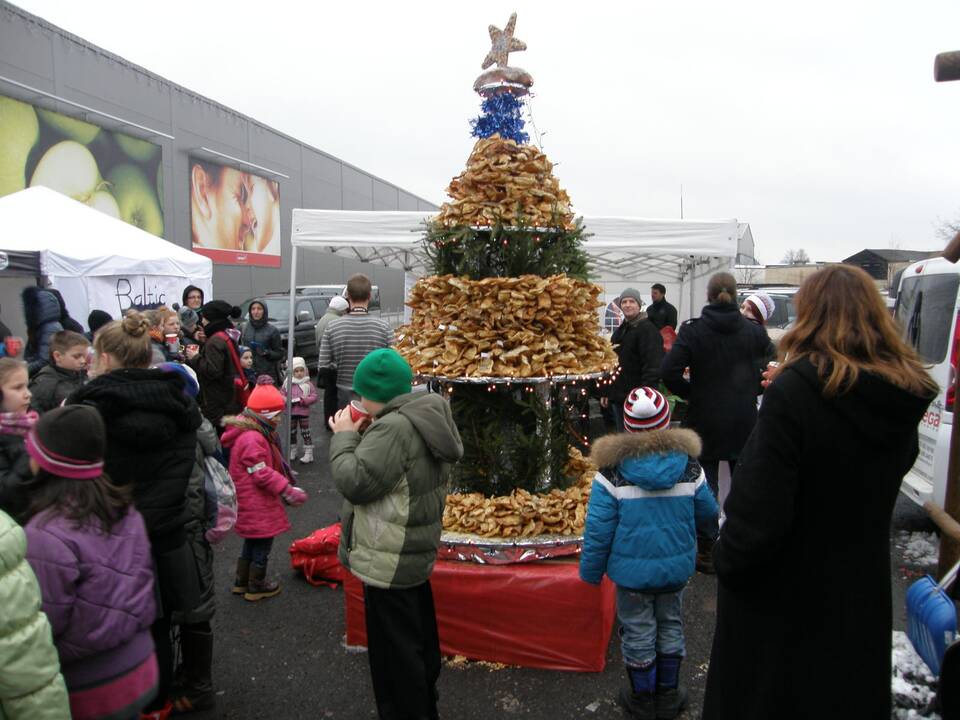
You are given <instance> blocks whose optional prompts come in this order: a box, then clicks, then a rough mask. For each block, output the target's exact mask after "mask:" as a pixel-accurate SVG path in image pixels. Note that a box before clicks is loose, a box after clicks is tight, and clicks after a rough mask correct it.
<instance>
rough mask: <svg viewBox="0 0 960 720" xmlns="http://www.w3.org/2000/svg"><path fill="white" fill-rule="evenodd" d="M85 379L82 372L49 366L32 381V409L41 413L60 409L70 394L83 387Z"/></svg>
mask: <svg viewBox="0 0 960 720" xmlns="http://www.w3.org/2000/svg"><path fill="white" fill-rule="evenodd" d="M84 379H85V374H84V373H83V372H82V371H79V370H65V369H63V368H61V367H57V366H56V365H53V364H50V365H47V366H46V367H44V368H42V369H41V370H40V372H38V373H37V374H36V375H34V376H33V379H32V380H30V392H31V394H32V395H33V397H32V398H31V399H30V407H32V408H33V409H34V410H36V411H37V412H39V413H45V412H47V411H48V410H53V409H54V408H57V407H60V404H61V403H62V402H63V401H64V400H66V398H67V397H68V396H69V395H70V393H72V392H73V391H74V390H77V389H79V388H81V387H83V381H84Z"/></svg>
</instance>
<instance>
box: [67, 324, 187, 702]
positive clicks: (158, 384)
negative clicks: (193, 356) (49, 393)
mask: <svg viewBox="0 0 960 720" xmlns="http://www.w3.org/2000/svg"><path fill="white" fill-rule="evenodd" d="M149 330H150V323H149V321H148V320H147V319H146V318H145V317H144V316H143V315H141V314H140V313H138V312H135V311H134V312H130V313H128V314H127V315H126V317H124V318H123V320H117V321H114V322H111V323H110V324H108V325H106V326H104V327H103V328H102V329H101V330H100V331H99V332H98V333H97V336H96V340H95V341H94V346H93V347H94V351H95V353H96V356H95V366H96V371H97V376H96V377H95V378H94V379H93V380H92V381H91V382H90V383H89V384H87V385H85V386H84V387H83V388H81V389H80V390H78V391H77V392H75V393H74V394H73V395H71V396H70V397H69V398H68V399H67V403H68V404H83V405H92V406H93V407H95V408H97V409H98V410H99V411H100V415H101V416H102V417H103V421H104V424H105V426H106V433H107V452H106V456H105V459H104V460H105V464H104V470H105V472H106V473H107V474H108V475H109V476H110V478H111V479H112V480H113V482H114V483H116V484H117V485H120V486H127V487H129V488H130V489H131V490H132V493H133V503H134V506H135V507H136V509H137V510H138V511H139V512H140V514H141V515H142V516H143V519H144V522H145V524H146V528H147V534H148V535H149V538H150V545H151V551H152V554H153V560H154V564H155V567H156V573H157V577H156V583H157V588H158V591H159V592H158V595H159V600H160V608H159V611H158V613H157V614H158V616H159V617H158V619H157V620H156V621H155V622H154V623H153V625H152V626H151V632H152V634H153V639H154V642H155V643H156V647H157V663H158V665H159V671H160V677H159V695H158V697H157V700H156V701H155V704H154V708H155V711H158V712H162V710H163V709H164V708H165V706H167V704H168V699H169V696H170V693H171V680H172V675H173V647H172V643H171V638H170V617H171V615H172V614H173V613H174V612H179V611H187V610H190V609H192V608H194V607H196V606H197V605H198V604H199V603H200V602H201V597H200V583H199V580H198V574H197V567H196V561H195V558H194V556H193V553H192V552H191V551H190V547H189V545H188V542H187V534H186V530H185V525H186V523H187V520H188V519H189V513H188V510H187V504H186V503H187V500H186V495H187V485H188V483H189V480H190V474H191V472H192V471H193V466H194V463H195V462H196V457H195V454H196V444H197V428H198V427H200V422H201V416H200V411H199V409H198V408H197V405H196V403H195V402H194V401H193V399H191V398H190V397H189V396H187V395H186V394H185V393H184V384H183V379H182V378H181V377H180V376H179V375H178V374H176V373H168V372H164V371H163V370H160V369H151V368H150V361H151V347H150V334H149ZM157 717H161V715H158V716H157Z"/></svg>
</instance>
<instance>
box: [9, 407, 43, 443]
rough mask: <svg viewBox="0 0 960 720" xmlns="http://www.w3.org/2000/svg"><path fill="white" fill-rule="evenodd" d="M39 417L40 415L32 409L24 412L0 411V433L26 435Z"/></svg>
mask: <svg viewBox="0 0 960 720" xmlns="http://www.w3.org/2000/svg"><path fill="white" fill-rule="evenodd" d="M39 418H40V416H39V415H38V414H37V413H36V412H35V411H33V410H28V411H27V412H25V413H21V412H8V413H0V435H16V436H18V437H26V436H27V435H28V434H29V433H30V429H31V428H32V427H33V426H34V425H36V424H37V420H38V419H39Z"/></svg>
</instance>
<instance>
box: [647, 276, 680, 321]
mask: <svg viewBox="0 0 960 720" xmlns="http://www.w3.org/2000/svg"><path fill="white" fill-rule="evenodd" d="M650 297H651V298H653V302H652V303H650V307H648V308H647V319H648V320H650V322H652V323H653V325H654V327H656V328H657V330H663V329H664V328H665V327H671V328H673V329H674V330H676V329H677V309H676V308H675V307H674V306H673V305H671V304H670V303H668V302H667V289H666V288H665V287H664V286H663V285H661V284H660V283H656V284H655V285H653V287H651V288H650Z"/></svg>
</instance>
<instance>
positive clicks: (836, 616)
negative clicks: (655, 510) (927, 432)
mask: <svg viewBox="0 0 960 720" xmlns="http://www.w3.org/2000/svg"><path fill="white" fill-rule="evenodd" d="M821 388H822V384H821V382H820V380H819V379H818V377H817V372H816V370H815V368H814V367H813V365H811V364H810V363H809V362H808V361H806V360H800V361H798V362H797V363H795V364H793V365H790V366H788V367H786V368H784V370H783V372H782V373H781V374H780V375H779V376H778V377H777V379H776V380H775V381H774V383H773V384H772V385H771V386H770V387H769V388H767V391H766V394H765V395H764V399H763V404H762V406H761V408H760V417H759V420H758V421H757V425H756V428H755V429H754V431H753V433H752V434H751V435H750V439H749V440H748V441H747V444H746V446H745V447H744V448H743V453H742V454H741V456H740V459H739V461H738V462H737V467H736V471H735V473H734V475H733V480H732V489H731V492H730V495H729V496H728V498H727V501H726V504H725V506H724V510H725V512H726V523H725V524H724V526H723V529H722V531H721V533H720V539H719V540H718V542H717V544H716V546H715V549H714V563H715V565H716V569H717V577H718V579H719V591H718V593H719V594H718V603H717V624H716V633H715V635H714V640H713V652H712V654H711V657H710V670H709V673H708V675H707V689H706V698H705V701H704V712H703V717H704V719H705V720H717V719H719V718H723V719H726V718H730V719H731V720H734V719H735V720H751V719H753V718H756V719H757V720H760V719H762V720H767V719H768V718H817V719H818V720H821V719H829V718H837V719H838V720H839V719H840V718H889V717H890V642H891V638H890V634H891V630H892V610H891V600H890V518H891V515H892V513H893V506H894V503H895V502H896V498H897V492H898V491H899V488H900V482H901V480H902V478H903V476H904V475H905V474H906V472H907V471H908V470H909V469H910V467H911V466H912V464H913V462H914V459H915V458H916V457H917V451H918V445H917V423H918V422H919V420H920V418H921V417H922V416H923V413H924V411H925V410H926V407H927V405H928V404H929V402H930V400H931V399H932V398H931V397H918V396H916V395H913V394H911V393H908V392H907V391H905V390H902V389H900V388H897V387H895V386H893V385H890V384H889V383H887V382H885V381H883V380H881V379H880V378H878V377H877V376H873V375H867V374H861V375H860V377H859V378H858V380H857V382H856V384H855V385H854V386H853V388H852V389H851V390H850V392H849V393H847V394H844V395H841V396H839V397H836V398H834V399H830V400H827V399H824V397H823V395H822V391H821Z"/></svg>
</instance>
